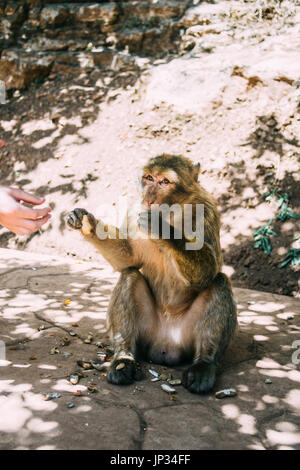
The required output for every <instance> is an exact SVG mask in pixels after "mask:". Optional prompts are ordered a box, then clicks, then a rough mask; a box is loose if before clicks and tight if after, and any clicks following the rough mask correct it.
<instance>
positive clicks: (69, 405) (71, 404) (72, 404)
mask: <svg viewBox="0 0 300 470" xmlns="http://www.w3.org/2000/svg"><path fill="white" fill-rule="evenodd" d="M67 407H68V408H74V407H75V405H74V403H67Z"/></svg>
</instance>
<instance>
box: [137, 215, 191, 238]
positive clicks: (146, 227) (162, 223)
mask: <svg viewBox="0 0 300 470" xmlns="http://www.w3.org/2000/svg"><path fill="white" fill-rule="evenodd" d="M138 226H139V229H140V230H141V231H142V232H144V233H147V234H148V236H149V237H150V238H153V239H164V240H174V239H179V238H182V237H181V236H180V234H179V232H178V231H177V230H176V229H175V228H174V227H173V226H172V225H170V223H169V222H168V221H166V220H165V219H164V218H163V217H162V215H161V213H160V212H159V211H157V210H155V209H151V210H150V211H145V212H141V213H140V215H139V218H138Z"/></svg>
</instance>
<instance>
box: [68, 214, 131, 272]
mask: <svg viewBox="0 0 300 470" xmlns="http://www.w3.org/2000/svg"><path fill="white" fill-rule="evenodd" d="M67 223H68V225H69V226H70V227H72V228H73V229H76V230H81V233H82V234H83V235H84V237H85V239H86V240H88V241H89V242H91V243H92V244H93V245H94V246H95V247H96V248H97V250H99V251H100V253H101V254H102V256H103V257H104V258H105V259H106V260H107V261H108V262H109V263H110V264H111V265H112V267H113V268H114V269H115V270H116V271H122V270H123V269H126V268H128V267H131V266H132V267H139V263H138V261H137V260H136V259H135V256H134V252H133V249H132V247H131V245H130V243H129V240H127V239H122V238H120V236H119V235H120V232H119V230H118V229H117V228H116V227H112V226H106V225H104V224H103V222H102V221H101V220H96V219H95V217H94V216H93V215H92V214H90V213H89V212H87V211H86V210H85V209H74V210H73V211H72V212H70V213H69V215H68V218H67ZM99 233H101V234H105V238H99V236H98V235H99Z"/></svg>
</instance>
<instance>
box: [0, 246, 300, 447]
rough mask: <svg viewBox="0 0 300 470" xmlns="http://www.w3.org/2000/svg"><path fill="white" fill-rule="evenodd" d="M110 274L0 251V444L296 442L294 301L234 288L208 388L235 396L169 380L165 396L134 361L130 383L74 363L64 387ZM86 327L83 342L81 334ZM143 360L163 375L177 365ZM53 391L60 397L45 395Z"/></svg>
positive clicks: (98, 318)
mask: <svg viewBox="0 0 300 470" xmlns="http://www.w3.org/2000/svg"><path fill="white" fill-rule="evenodd" d="M116 279H117V276H116V274H114V273H113V272H112V271H111V270H110V268H109V267H108V266H102V267H98V266H96V265H92V264H88V263H82V262H78V261H74V262H69V261H66V260H63V259H58V258H51V257H46V256H40V257H39V256H38V255H33V254H31V253H21V252H15V251H12V250H3V249H2V250H1V263H0V282H1V293H0V306H1V317H0V326H1V335H0V339H1V340H2V341H4V342H5V344H6V350H5V353H6V359H5V360H2V361H1V363H0V365H1V367H0V410H1V412H0V436H1V439H0V440H1V448H2V449H20V448H24V449H46V448H47V449H177V450H178V449H284V448H287V449H299V448H300V447H299V446H300V432H299V409H300V390H299V382H300V372H299V370H298V369H297V365H296V364H293V362H292V357H293V358H294V362H295V360H297V358H298V356H299V354H298V353H297V344H296V343H295V341H297V340H298V339H299V332H300V322H299V319H300V309H299V301H297V300H296V299H291V298H288V297H283V296H278V295H275V294H267V293H261V292H257V291H250V290H245V289H236V290H235V293H236V297H237V302H238V310H239V331H238V333H237V336H236V338H235V340H234V342H233V344H232V346H231V348H230V350H229V351H228V353H227V355H226V358H225V359H224V362H223V364H222V367H221V370H220V374H219V376H218V380H217V383H216V386H215V389H214V392H215V391H217V390H220V389H223V388H229V387H230V388H232V387H234V388H235V389H236V390H237V392H238V394H237V396H236V397H233V398H227V399H224V400H218V399H216V398H215V396H214V393H211V394H209V395H206V396H198V395H193V394H190V393H189V392H188V391H186V390H185V389H184V388H183V387H181V386H178V387H177V393H176V394H175V395H173V396H169V395H168V394H166V393H165V392H163V391H162V390H161V388H160V384H161V382H156V383H154V382H151V377H152V376H151V375H150V374H149V372H148V370H147V365H146V364H145V365H144V371H145V379H144V380H142V381H141V382H137V383H136V384H134V385H131V386H126V387H117V386H113V385H111V384H108V383H107V381H106V377H105V375H106V374H105V372H99V371H96V370H94V369H93V370H90V371H89V370H86V371H83V370H82V372H83V373H84V377H82V378H81V380H80V381H79V383H78V384H77V385H72V384H71V383H70V381H69V375H70V374H71V373H72V372H74V371H75V370H78V368H79V366H78V365H77V360H82V359H85V360H89V359H94V358H95V357H96V355H97V351H98V348H97V346H96V345H95V343H96V342H97V341H103V342H107V337H106V333H105V316H106V308H107V303H108V301H109V296H110V293H111V290H112V288H113V286H114V285H115V282H116ZM66 300H67V302H66ZM69 301H70V302H69ZM77 325H78V326H77ZM41 327H42V328H41ZM72 331H73V332H75V333H76V336H70V332H72ZM89 332H90V333H92V334H93V342H92V344H86V343H85V342H84V340H85V338H86V337H87V335H88V334H89ZM65 337H68V338H69V339H70V344H69V345H68V346H62V342H63V341H62V340H63V338H65ZM53 348H57V350H58V352H57V353H56V354H50V352H51V351H53ZM298 349H299V340H298ZM1 351H2V354H3V349H1ZM66 353H67V354H66ZM151 367H152V368H154V369H155V370H157V371H158V372H160V373H165V374H169V373H171V374H172V376H173V377H174V378H180V377H181V373H182V370H183V368H176V369H166V368H163V367H161V366H156V365H151ZM298 367H299V366H298ZM91 386H92V387H95V388H96V392H94V393H92V392H91V391H90V390H91ZM53 392H57V393H59V394H60V397H58V398H54V399H53V400H48V401H47V400H46V401H45V396H46V394H48V393H53ZM74 392H76V393H75V395H74ZM68 403H73V405H74V407H73V408H68Z"/></svg>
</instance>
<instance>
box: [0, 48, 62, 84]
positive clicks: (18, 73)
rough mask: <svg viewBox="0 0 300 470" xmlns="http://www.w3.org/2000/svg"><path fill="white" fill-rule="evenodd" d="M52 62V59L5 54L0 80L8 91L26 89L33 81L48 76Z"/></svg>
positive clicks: (0, 66)
mask: <svg viewBox="0 0 300 470" xmlns="http://www.w3.org/2000/svg"><path fill="white" fill-rule="evenodd" d="M52 62H53V60H52V57H43V56H41V57H40V58H31V57H26V56H23V57H20V56H18V54H16V53H15V52H6V53H5V52H3V54H2V56H1V60H0V80H2V81H4V83H5V85H6V89H7V90H9V89H11V88H24V87H26V86H27V85H28V83H30V82H31V81H32V80H34V79H36V78H44V77H45V76H47V75H48V73H49V71H50V69H51V65H52Z"/></svg>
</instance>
